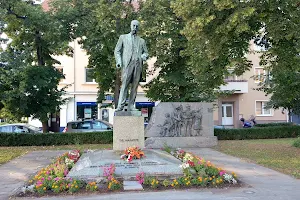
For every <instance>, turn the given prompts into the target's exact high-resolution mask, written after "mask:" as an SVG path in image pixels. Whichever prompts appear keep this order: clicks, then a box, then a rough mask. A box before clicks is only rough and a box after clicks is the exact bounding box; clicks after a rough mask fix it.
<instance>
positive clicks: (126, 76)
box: [116, 66, 132, 111]
mask: <svg viewBox="0 0 300 200" xmlns="http://www.w3.org/2000/svg"><path fill="white" fill-rule="evenodd" d="M131 76H132V73H131V72H130V67H129V66H128V70H126V71H123V73H122V85H121V90H120V95H119V101H118V108H117V110H116V111H122V110H123V109H124V106H125V103H126V97H127V92H128V86H129V83H130V79H131Z"/></svg>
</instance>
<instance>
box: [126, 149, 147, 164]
mask: <svg viewBox="0 0 300 200" xmlns="http://www.w3.org/2000/svg"><path fill="white" fill-rule="evenodd" d="M143 157H145V153H144V152H143V151H142V150H141V149H140V148H139V147H136V146H133V147H128V148H126V149H125V151H124V154H123V155H121V159H124V160H126V161H127V162H131V161H132V160H133V159H141V158H143Z"/></svg>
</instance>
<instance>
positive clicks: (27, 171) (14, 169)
mask: <svg viewBox="0 0 300 200" xmlns="http://www.w3.org/2000/svg"><path fill="white" fill-rule="evenodd" d="M64 152H66V151H34V152H30V153H28V154H25V155H24V156H22V157H19V158H16V159H14V160H12V161H10V162H8V163H5V164H3V165H1V166H0V199H1V200H4V199H8V198H9V196H10V195H12V194H14V193H15V192H17V191H18V189H20V188H21V187H23V185H24V183H25V182H26V181H28V180H29V178H30V176H32V175H34V174H35V173H36V172H37V171H38V170H39V169H41V168H43V167H45V166H47V165H49V164H50V163H51V161H52V159H54V158H55V157H57V156H59V155H61V154H63V153H64Z"/></svg>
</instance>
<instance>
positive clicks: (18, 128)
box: [13, 126, 30, 133]
mask: <svg viewBox="0 0 300 200" xmlns="http://www.w3.org/2000/svg"><path fill="white" fill-rule="evenodd" d="M13 132H14V133H29V132H30V131H29V130H28V128H26V127H24V126H13Z"/></svg>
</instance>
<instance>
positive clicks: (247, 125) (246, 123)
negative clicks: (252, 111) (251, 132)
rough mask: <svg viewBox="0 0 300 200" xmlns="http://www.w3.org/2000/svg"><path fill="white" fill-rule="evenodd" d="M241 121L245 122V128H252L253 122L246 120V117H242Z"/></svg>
mask: <svg viewBox="0 0 300 200" xmlns="http://www.w3.org/2000/svg"><path fill="white" fill-rule="evenodd" d="M240 121H241V122H243V128H251V127H252V124H251V123H250V122H247V121H245V119H244V118H241V119H240Z"/></svg>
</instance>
